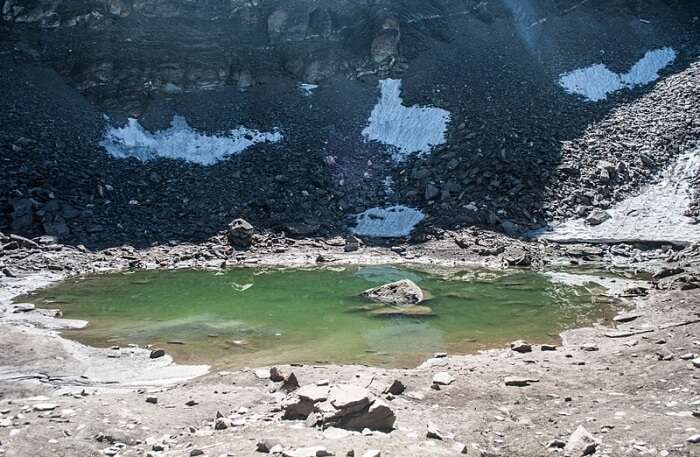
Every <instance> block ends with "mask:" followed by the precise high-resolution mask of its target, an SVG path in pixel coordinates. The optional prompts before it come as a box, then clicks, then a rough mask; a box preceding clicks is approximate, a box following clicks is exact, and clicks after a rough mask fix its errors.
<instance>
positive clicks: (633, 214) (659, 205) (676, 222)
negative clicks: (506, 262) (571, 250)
mask: <svg viewBox="0 0 700 457" xmlns="http://www.w3.org/2000/svg"><path fill="white" fill-rule="evenodd" d="M698 176H700V149H698V150H695V151H693V152H689V153H686V154H684V155H682V156H681V157H680V158H679V159H678V161H677V162H676V163H675V164H674V165H673V166H671V167H669V168H668V169H667V170H666V171H664V172H663V174H662V176H661V180H660V181H659V182H658V183H656V184H652V185H650V186H648V187H647V188H646V189H644V190H643V191H642V192H641V193H640V194H639V195H637V196H635V197H630V198H628V199H626V200H624V201H622V202H620V203H619V204H617V205H615V207H614V208H612V209H611V210H609V211H608V213H609V214H610V216H612V217H611V218H610V219H608V220H607V221H605V222H603V223H602V224H600V225H596V226H591V225H588V224H586V222H585V221H584V220H583V219H575V220H571V221H567V222H564V223H562V224H560V225H558V226H554V227H553V231H552V232H544V233H541V234H540V236H541V237H542V238H545V239H549V240H553V241H597V242H616V241H617V242H619V241H665V242H674V243H688V242H694V241H700V225H699V224H695V223H694V222H695V221H694V219H693V218H690V217H687V216H684V215H683V213H684V212H685V211H686V210H687V209H688V207H689V205H690V204H691V202H692V201H693V197H694V193H695V192H697V191H696V190H694V188H693V180H694V179H697V178H698Z"/></svg>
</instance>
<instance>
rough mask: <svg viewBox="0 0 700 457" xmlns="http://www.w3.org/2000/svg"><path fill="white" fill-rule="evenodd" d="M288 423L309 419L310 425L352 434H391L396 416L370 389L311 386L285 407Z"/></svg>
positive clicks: (351, 386)
mask: <svg viewBox="0 0 700 457" xmlns="http://www.w3.org/2000/svg"><path fill="white" fill-rule="evenodd" d="M282 408H283V410H284V416H283V417H284V418H285V419H306V423H307V425H310V426H322V427H323V428H327V427H338V428H345V429H349V430H364V429H370V430H381V431H391V429H392V428H393V426H394V422H395V421H396V416H395V415H394V412H393V411H392V410H391V408H390V407H389V405H388V404H387V403H386V402H384V401H383V400H381V399H379V398H377V397H375V395H374V394H372V393H371V392H370V391H369V390H368V389H364V388H361V387H356V386H353V385H349V384H339V385H335V386H332V387H328V386H317V385H308V386H302V387H301V388H299V390H297V391H295V392H294V393H292V394H290V395H289V396H288V397H287V398H286V399H285V400H284V402H283V403H282Z"/></svg>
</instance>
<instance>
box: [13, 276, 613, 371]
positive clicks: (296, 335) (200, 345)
mask: <svg viewBox="0 0 700 457" xmlns="http://www.w3.org/2000/svg"><path fill="white" fill-rule="evenodd" d="M586 278H587V279H586V280H585V281H578V282H577V284H578V285H570V284H564V283H562V282H561V281H556V280H554V279H553V278H552V277H551V276H548V275H547V274H542V273H535V272H521V271H515V272H514V271H486V270H456V269H444V270H425V269H420V268H418V267H404V266H401V267H397V266H390V265H387V266H347V267H340V266H339V267H332V268H315V269H275V268H265V269H252V268H241V269H231V270H226V271H216V272H215V271H193V270H176V271H157V270H153V271H134V272H124V273H114V274H103V275H93V276H86V277H80V278H73V279H70V280H67V281H65V282H62V283H60V284H57V285H55V286H53V287H49V288H47V289H44V290H41V291H38V292H37V293H34V294H31V295H29V296H25V297H20V298H18V300H17V301H31V302H32V303H35V304H36V305H37V306H39V307H42V308H59V309H61V310H62V311H63V315H64V317H66V318H72V319H83V320H87V321H88V322H89V324H88V326H87V327H86V328H84V329H81V330H70V331H64V332H62V334H63V336H65V337H67V338H70V339H73V340H76V341H79V342H81V343H85V344H88V345H92V346H97V347H110V346H126V345H128V344H136V345H139V346H143V347H146V346H149V345H151V346H152V347H159V348H163V349H165V350H166V352H167V353H169V354H171V355H172V356H173V357H174V358H175V360H176V361H178V362H181V363H206V364H210V365H213V366H215V367H217V368H241V367H245V366H251V367H252V366H264V365H270V364H285V363H335V364H349V363H356V364H367V365H374V366H383V367H397V368H398V367H405V368H411V367H415V366H416V365H417V364H419V363H420V362H421V361H423V360H425V359H426V358H427V357H430V356H431V355H432V354H434V353H436V352H449V353H451V354H466V353H472V352H475V351H478V350H480V349H486V348H492V347H499V346H503V345H505V344H507V343H508V342H510V341H512V340H514V339H520V338H524V339H527V340H529V341H530V342H532V343H556V342H557V341H558V340H559V337H558V335H559V333H560V332H561V331H563V330H565V329H567V328H572V327H578V326H582V325H588V324H591V323H594V322H605V321H609V320H610V319H611V317H612V316H613V315H614V314H615V312H616V311H617V310H618V309H619V308H620V304H619V303H617V302H616V301H615V300H613V299H611V298H609V297H608V296H607V295H606V294H605V289H604V288H603V287H601V286H600V285H598V284H597V283H596V282H595V276H590V277H589V276H586ZM589 278H592V279H590V280H589ZM399 279H410V280H412V281H414V282H415V283H416V284H418V285H419V286H420V287H421V288H422V289H423V290H424V291H425V292H426V294H427V297H428V299H427V300H426V301H424V302H423V303H421V305H424V306H426V307H429V308H430V310H431V311H432V312H431V314H430V315H426V316H410V315H408V316H407V315H401V309H388V310H387V308H386V307H384V306H383V305H380V304H377V303H373V302H371V301H368V300H367V299H365V298H362V297H361V296H360V293H361V292H362V291H364V290H366V289H368V288H371V287H375V286H378V285H381V284H384V283H387V282H392V281H397V280H399Z"/></svg>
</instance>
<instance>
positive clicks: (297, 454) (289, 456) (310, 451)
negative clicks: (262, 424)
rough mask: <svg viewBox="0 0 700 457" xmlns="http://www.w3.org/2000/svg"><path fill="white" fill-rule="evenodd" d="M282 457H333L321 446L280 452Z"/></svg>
mask: <svg viewBox="0 0 700 457" xmlns="http://www.w3.org/2000/svg"><path fill="white" fill-rule="evenodd" d="M282 455H283V456H284V457H328V456H332V455H334V454H333V453H332V452H330V451H329V450H328V449H326V448H325V447H323V446H312V447H302V448H299V449H287V450H285V451H283V452H282Z"/></svg>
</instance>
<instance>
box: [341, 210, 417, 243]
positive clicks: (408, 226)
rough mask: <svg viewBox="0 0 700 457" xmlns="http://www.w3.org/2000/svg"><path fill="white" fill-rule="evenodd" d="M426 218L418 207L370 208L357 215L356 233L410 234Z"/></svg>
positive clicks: (364, 234)
mask: <svg viewBox="0 0 700 457" xmlns="http://www.w3.org/2000/svg"><path fill="white" fill-rule="evenodd" d="M424 218H425V215H424V214H423V213H421V212H420V211H418V210H417V209H413V208H408V207H406V206H401V205H397V206H390V207H388V208H370V209H368V210H367V211H365V212H363V213H361V214H358V215H357V216H356V222H357V225H356V226H355V228H353V229H352V232H353V233H354V234H355V235H361V236H371V237H375V238H397V237H402V236H408V235H410V233H411V232H412V231H413V228H414V227H415V226H416V224H418V223H419V222H420V221H422V220H423V219H424Z"/></svg>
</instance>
